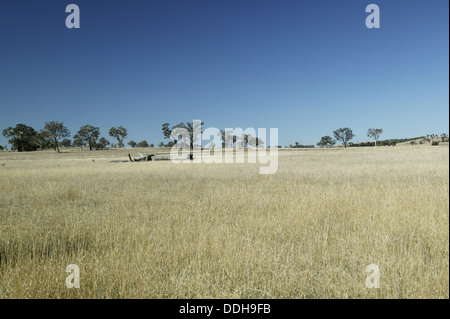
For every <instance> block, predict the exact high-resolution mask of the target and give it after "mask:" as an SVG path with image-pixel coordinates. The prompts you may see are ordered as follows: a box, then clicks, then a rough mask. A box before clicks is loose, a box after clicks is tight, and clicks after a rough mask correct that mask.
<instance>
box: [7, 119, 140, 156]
mask: <svg viewBox="0 0 450 319" xmlns="http://www.w3.org/2000/svg"><path fill="white" fill-rule="evenodd" d="M2 134H3V136H4V137H6V138H7V139H8V143H9V144H11V146H12V147H11V150H16V151H19V152H27V151H36V150H43V149H46V148H53V149H55V151H57V152H58V153H59V152H60V147H70V146H74V147H80V148H83V147H88V148H89V150H94V149H105V148H106V147H107V146H108V145H112V146H114V147H115V146H116V145H115V144H111V143H110V142H109V141H108V140H107V139H106V138H105V137H100V128H99V127H97V126H92V125H84V126H82V127H80V129H79V130H78V131H77V132H76V134H75V135H74V136H73V140H70V139H69V137H70V136H71V133H70V131H69V129H68V128H67V127H66V126H65V125H64V123H63V122H58V121H50V122H46V123H45V125H44V128H42V129H40V130H39V131H37V130H35V129H34V128H32V127H31V126H28V125H25V124H17V125H16V126H15V127H8V128H6V129H4V130H3V132H2ZM127 135H128V132H127V129H126V128H124V127H122V126H119V127H112V128H111V129H110V130H109V136H111V137H113V138H114V139H116V140H117V146H118V147H123V146H124V139H125V138H126V136H127ZM144 142H145V143H144ZM137 144H138V143H136V145H137ZM144 144H146V145H148V143H147V142H146V141H142V142H140V145H144ZM2 149H3V147H2Z"/></svg>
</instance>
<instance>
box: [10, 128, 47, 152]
mask: <svg viewBox="0 0 450 319" xmlns="http://www.w3.org/2000/svg"><path fill="white" fill-rule="evenodd" d="M2 134H3V136H4V137H6V138H8V139H9V140H8V143H9V144H11V145H12V148H13V149H16V150H18V151H19V152H27V151H35V150H37V149H38V147H39V146H38V145H37V143H36V136H37V132H36V131H35V129H34V128H32V127H31V126H28V125H25V124H17V125H16V127H8V128H6V129H4V130H3V133H2Z"/></svg>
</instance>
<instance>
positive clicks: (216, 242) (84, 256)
mask: <svg viewBox="0 0 450 319" xmlns="http://www.w3.org/2000/svg"><path fill="white" fill-rule="evenodd" d="M124 154H125V153H124V152H123V151H118V152H114V151H108V152H106V151H105V152H102V151H99V152H74V153H67V154H59V155H57V154H54V153H52V152H34V153H26V154H18V153H0V258H1V259H0V298H448V297H449V199H448V195H449V162H448V160H449V149H448V147H420V148H418V147H417V148H414V147H411V148H407V147H403V148H378V149H348V150H308V151H281V152H280V164H279V170H278V173H276V174H275V175H259V174H258V166H256V165H252V164H222V165H220V164H178V165H177V164H173V163H170V162H147V163H110V161H109V159H110V158H112V157H115V156H118V155H120V156H123V155H124ZM94 158H95V161H92V159H94ZM122 158H124V157H122ZM68 264H77V265H78V266H79V267H80V269H81V283H80V284H81V288H80V289H68V288H66V286H65V278H66V276H67V275H68V274H67V273H66V272H65V269H66V266H67V265H68ZM369 264H377V265H378V266H379V267H380V269H381V282H380V284H381V288H380V289H367V288H366V287H365V280H366V277H367V275H368V274H367V273H365V267H366V266H367V265H369Z"/></svg>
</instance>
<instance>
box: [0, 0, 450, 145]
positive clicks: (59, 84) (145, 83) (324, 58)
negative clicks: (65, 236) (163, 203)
mask: <svg viewBox="0 0 450 319" xmlns="http://www.w3.org/2000/svg"><path fill="white" fill-rule="evenodd" d="M70 3H75V4H77V5H79V7H80V10H81V28H80V29H67V28H66V26H65V19H66V16H67V15H68V14H67V13H66V12H65V8H66V6H67V5H68V4H70ZM370 3H375V4H377V5H378V6H379V7H380V11H381V28H380V29H367V28H366V25H365V19H366V16H367V15H368V14H367V13H366V12H365V8H366V6H367V5H368V4H370ZM448 30H449V2H448V1H447V0H433V1H425V0H421V1H414V0H412V1H411V0H410V1H392V0H390V1H379V0H371V1H361V0H345V1H343V0H342V1H331V0H329V1H321V0H318V1H317V0H315V1H312V0H310V1H293V0H292V1H286V0H276V1H275V0H270V1H269V0H251V1H250V0H202V1H198V0H183V1H182V0H178V1H174V0H159V1H155V0H135V1H130V0H128V1H125V0H120V1H119V0H117V1H105V0H96V1H87V0H72V1H61V0H39V1H31V0H30V1H21V0H14V1H12V0H2V1H1V2H0V129H1V130H2V129H4V128H6V127H8V126H15V125H16V124H18V123H23V124H27V125H30V126H32V127H34V128H35V129H40V128H42V127H43V126H44V123H45V122H46V121H63V122H64V123H65V124H66V126H67V127H68V128H69V129H70V131H71V132H72V135H73V134H75V132H76V131H77V130H78V129H79V128H80V127H81V126H82V125H85V124H91V125H95V126H99V127H100V128H101V132H102V135H103V136H106V137H107V138H108V139H109V140H110V141H112V138H110V137H109V136H108V131H109V128H111V127H112V126H119V125H122V126H124V127H126V128H127V129H128V138H127V140H126V142H127V141H129V140H136V141H140V140H143V139H146V140H147V141H148V142H149V143H155V144H158V143H159V142H160V141H163V136H162V133H161V124H163V123H165V122H169V123H170V124H177V123H179V122H181V121H183V122H185V121H192V120H193V119H201V120H202V121H204V122H205V126H206V127H217V128H220V129H223V128H226V127H243V128H247V127H255V128H258V127H266V128H269V127H277V128H278V129H279V143H280V145H288V144H291V143H292V144H294V142H295V141H298V142H300V143H301V144H316V143H317V142H318V141H319V140H320V138H321V137H322V136H324V135H332V132H333V130H335V129H337V128H339V127H347V126H348V127H351V128H352V129H353V131H354V133H355V134H356V137H355V139H354V141H355V142H356V141H365V140H368V138H367V136H366V132H367V129H368V128H372V127H373V128H382V129H383V130H384V133H383V135H382V136H381V139H388V138H402V137H415V136H421V135H427V134H441V133H444V132H445V133H448V130H449V122H448V121H449V108H448V105H449V91H448V90H449V89H448V86H449V51H448V50H449V42H448V41H449V34H448ZM4 144H6V139H5V138H4V137H3V136H0V145H4Z"/></svg>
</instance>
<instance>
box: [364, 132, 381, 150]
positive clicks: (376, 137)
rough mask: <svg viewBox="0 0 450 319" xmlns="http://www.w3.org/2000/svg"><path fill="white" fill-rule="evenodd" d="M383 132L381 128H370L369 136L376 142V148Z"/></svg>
mask: <svg viewBox="0 0 450 319" xmlns="http://www.w3.org/2000/svg"><path fill="white" fill-rule="evenodd" d="M381 133H383V130H382V129H381V128H369V130H368V131H367V136H368V137H370V138H372V139H374V140H375V147H377V141H378V138H379V137H380V135H381Z"/></svg>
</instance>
